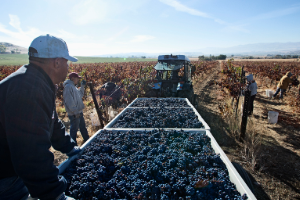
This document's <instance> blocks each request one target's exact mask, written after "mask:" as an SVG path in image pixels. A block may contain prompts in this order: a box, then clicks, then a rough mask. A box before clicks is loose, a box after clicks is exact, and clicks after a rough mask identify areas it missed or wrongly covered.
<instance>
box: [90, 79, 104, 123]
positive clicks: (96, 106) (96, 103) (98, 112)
mask: <svg viewBox="0 0 300 200" xmlns="http://www.w3.org/2000/svg"><path fill="white" fill-rule="evenodd" d="M88 85H89V87H90V91H91V94H92V97H93V101H94V104H95V108H96V111H97V114H98V118H99V121H100V125H101V128H104V123H103V120H102V112H101V110H100V108H99V105H98V102H97V99H96V96H95V93H94V88H93V83H92V82H89V83H88Z"/></svg>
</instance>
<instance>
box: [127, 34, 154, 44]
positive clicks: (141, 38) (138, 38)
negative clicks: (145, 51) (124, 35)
mask: <svg viewBox="0 0 300 200" xmlns="http://www.w3.org/2000/svg"><path fill="white" fill-rule="evenodd" d="M154 38H155V37H154V36H151V35H136V36H135V37H134V39H133V40H131V41H130V42H132V43H136V42H145V41H147V40H152V39H154Z"/></svg>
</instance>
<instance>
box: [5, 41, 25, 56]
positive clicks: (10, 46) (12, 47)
mask: <svg viewBox="0 0 300 200" xmlns="http://www.w3.org/2000/svg"><path fill="white" fill-rule="evenodd" d="M0 45H4V46H6V52H11V51H16V52H20V54H27V53H28V49H27V48H25V47H21V46H17V45H14V44H11V43H8V42H0Z"/></svg>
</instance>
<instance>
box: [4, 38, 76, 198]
mask: <svg viewBox="0 0 300 200" xmlns="http://www.w3.org/2000/svg"><path fill="white" fill-rule="evenodd" d="M28 54H29V64H28V65H24V66H22V67H21V68H19V69H18V70H17V71H16V72H14V73H12V74H11V75H9V76H8V77H6V78H5V79H4V80H2V81H1V82H0V102H1V103H0V160H1V165H0V199H1V200H8V199H9V200H12V199H27V197H28V195H29V194H30V196H31V197H32V198H38V199H57V200H63V199H73V198H70V197H66V196H65V195H64V191H65V189H66V187H67V182H66V180H65V179H64V178H63V177H62V176H58V173H59V170H58V168H57V167H56V166H55V165H54V164H53V161H54V156H53V153H52V152H50V151H49V148H50V147H51V146H52V147H53V148H54V149H56V150H59V151H61V152H62V153H66V154H67V155H68V156H73V155H75V154H77V153H79V152H80V149H79V148H78V147H76V146H75V142H74V141H73V140H72V139H71V137H70V135H69V134H66V133H65V127H64V125H63V124H62V123H61V121H60V120H59V119H58V116H57V113H56V108H55V93H56V87H55V85H56V84H58V83H60V82H62V81H64V80H65V79H66V76H67V73H68V63H67V62H68V60H70V61H73V62H76V61H77V59H76V58H74V57H72V56H70V55H69V51H68V47H67V44H66V42H65V41H64V40H62V39H60V38H57V37H54V36H51V35H43V36H39V37H37V38H35V39H34V40H33V41H32V43H31V45H30V47H29V52H28Z"/></svg>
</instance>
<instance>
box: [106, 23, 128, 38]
mask: <svg viewBox="0 0 300 200" xmlns="http://www.w3.org/2000/svg"><path fill="white" fill-rule="evenodd" d="M128 29H129V26H127V27H125V28H123V29H122V30H121V31H119V32H118V33H116V34H114V35H113V36H111V37H110V38H109V39H108V41H113V40H115V39H117V38H118V37H119V36H121V35H123V33H125V32H126V31H127V30H128Z"/></svg>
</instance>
